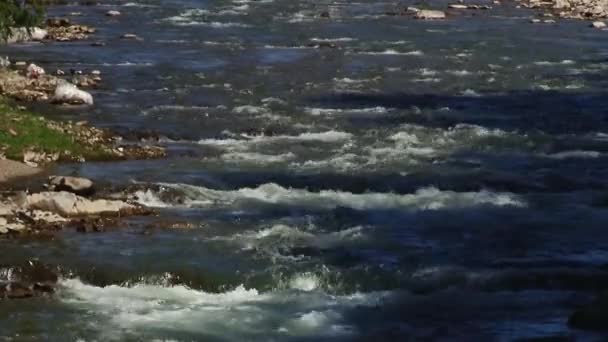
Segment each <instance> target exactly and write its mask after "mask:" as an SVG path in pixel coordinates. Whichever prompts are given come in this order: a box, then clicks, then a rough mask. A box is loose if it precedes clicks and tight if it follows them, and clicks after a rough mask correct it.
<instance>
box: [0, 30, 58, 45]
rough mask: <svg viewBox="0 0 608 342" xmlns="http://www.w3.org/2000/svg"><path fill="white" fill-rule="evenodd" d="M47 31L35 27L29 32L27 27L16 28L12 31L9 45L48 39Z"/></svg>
mask: <svg viewBox="0 0 608 342" xmlns="http://www.w3.org/2000/svg"><path fill="white" fill-rule="evenodd" d="M47 35H48V32H47V30H43V29H41V28H39V27H33V28H30V29H29V30H28V29H26V28H25V27H15V28H12V29H11V34H10V35H9V36H8V39H7V40H6V42H7V43H9V44H12V43H23V42H29V41H40V40H43V39H45V38H46V37H47Z"/></svg>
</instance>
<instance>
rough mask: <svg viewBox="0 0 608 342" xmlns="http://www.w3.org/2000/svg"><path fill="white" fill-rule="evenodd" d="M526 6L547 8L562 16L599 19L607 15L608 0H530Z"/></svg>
mask: <svg viewBox="0 0 608 342" xmlns="http://www.w3.org/2000/svg"><path fill="white" fill-rule="evenodd" d="M526 7H530V8H549V9H551V10H553V11H555V12H556V13H557V14H558V15H559V16H560V17H562V18H569V19H589V20H594V19H601V18H607V17H608V0H553V1H544V0H530V1H529V3H528V5H527V6H526Z"/></svg>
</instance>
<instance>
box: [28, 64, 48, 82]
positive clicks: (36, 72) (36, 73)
mask: <svg viewBox="0 0 608 342" xmlns="http://www.w3.org/2000/svg"><path fill="white" fill-rule="evenodd" d="M45 73H46V72H45V71H44V69H43V68H41V67H39V66H37V65H36V64H34V63H32V64H30V65H28V67H27V69H26V75H27V78H38V77H40V76H41V75H44V74H45Z"/></svg>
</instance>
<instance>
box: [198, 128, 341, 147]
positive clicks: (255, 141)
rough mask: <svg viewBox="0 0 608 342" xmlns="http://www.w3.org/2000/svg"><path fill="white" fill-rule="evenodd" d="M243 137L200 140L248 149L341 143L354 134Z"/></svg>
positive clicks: (244, 135)
mask: <svg viewBox="0 0 608 342" xmlns="http://www.w3.org/2000/svg"><path fill="white" fill-rule="evenodd" d="M240 138H242V139H202V140H199V142H198V143H199V144H200V145H208V146H215V147H219V148H224V149H229V150H241V151H242V150H247V149H248V148H250V147H252V146H257V145H265V144H274V143H290V142H302V141H317V142H324V143H339V142H344V141H347V140H350V139H351V138H352V134H350V133H346V132H340V131H333V130H332V131H325V132H318V133H301V134H299V135H275V136H265V135H254V136H252V135H246V134H243V135H240Z"/></svg>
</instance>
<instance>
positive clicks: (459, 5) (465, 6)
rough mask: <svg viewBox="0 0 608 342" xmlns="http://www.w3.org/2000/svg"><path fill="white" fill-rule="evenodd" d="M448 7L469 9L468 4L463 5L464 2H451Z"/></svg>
mask: <svg viewBox="0 0 608 342" xmlns="http://www.w3.org/2000/svg"><path fill="white" fill-rule="evenodd" d="M448 8H453V9H467V8H468V6H467V5H463V4H449V5H448Z"/></svg>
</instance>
